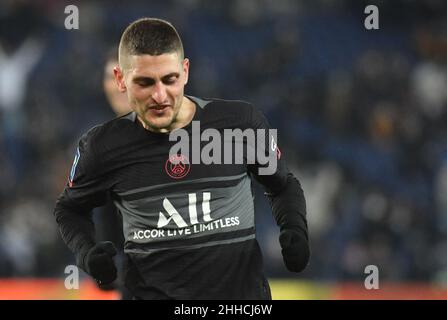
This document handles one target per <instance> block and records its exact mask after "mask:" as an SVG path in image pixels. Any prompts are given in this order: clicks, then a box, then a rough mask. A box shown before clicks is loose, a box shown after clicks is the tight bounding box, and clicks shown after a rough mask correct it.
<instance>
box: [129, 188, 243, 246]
mask: <svg viewBox="0 0 447 320" xmlns="http://www.w3.org/2000/svg"><path fill="white" fill-rule="evenodd" d="M210 200H211V193H210V192H203V193H202V214H203V215H200V214H198V210H197V194H196V193H190V194H188V213H189V215H188V217H183V216H182V215H181V214H180V213H179V212H178V210H177V209H176V208H175V207H174V205H173V204H172V202H171V201H170V200H169V199H168V198H164V199H163V209H164V211H163V212H162V211H160V212H159V217H158V223H157V229H146V230H136V231H134V232H133V239H134V240H135V239H153V238H163V237H172V236H181V235H191V234H195V233H201V232H204V231H212V230H215V229H220V228H227V227H233V226H237V225H239V224H240V221H239V217H237V216H235V217H227V218H221V219H217V220H215V219H213V218H212V217H211V209H210ZM173 224H174V225H175V226H176V227H177V228H174V229H173V228H167V226H168V225H171V226H172V225H173Z"/></svg>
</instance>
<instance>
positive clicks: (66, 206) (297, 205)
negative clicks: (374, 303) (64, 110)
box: [54, 18, 310, 299]
mask: <svg viewBox="0 0 447 320" xmlns="http://www.w3.org/2000/svg"><path fill="white" fill-rule="evenodd" d="M114 74H115V78H116V81H117V84H118V87H119V89H120V91H121V92H126V93H127V97H128V101H129V104H130V106H131V108H132V110H133V112H131V113H129V114H127V115H125V116H122V117H120V118H117V119H115V120H112V121H109V122H107V123H105V124H102V125H99V126H96V127H94V128H92V129H91V130H90V131H88V132H87V133H86V134H84V136H83V137H82V138H81V140H80V142H79V147H78V149H77V151H76V156H75V160H74V163H73V166H72V170H71V172H70V178H69V181H68V183H67V186H66V187H65V190H64V191H63V193H62V194H61V195H60V197H59V199H58V201H57V203H56V207H55V211H54V213H55V217H56V221H57V223H58V224H59V228H60V231H61V235H62V238H63V239H64V241H65V242H66V244H67V245H68V247H69V248H70V249H71V250H72V251H73V252H74V254H75V256H76V260H77V263H78V265H79V266H80V267H81V268H83V270H85V271H86V272H87V273H89V274H90V275H91V276H92V277H93V278H95V279H96V280H97V281H99V282H100V283H110V282H111V281H113V280H114V279H115V277H116V267H115V264H114V261H113V256H114V255H115V254H116V248H115V247H114V246H113V245H112V244H111V243H110V242H96V241H95V238H94V225H93V223H92V219H91V214H90V212H91V210H92V208H94V207H97V206H100V205H102V204H103V203H104V202H105V201H106V198H107V195H111V197H112V199H113V200H114V203H115V205H116V206H117V207H118V208H119V209H120V211H121V213H122V216H123V228H124V236H125V248H124V251H125V253H126V255H127V257H128V258H129V259H128V265H127V267H126V286H127V288H128V289H129V290H130V291H131V293H132V295H133V297H134V298H135V299H271V294H270V288H269V285H268V281H267V279H266V277H265V275H264V270H263V262H262V254H261V250H260V248H259V244H258V242H257V240H256V237H255V221H254V204H253V197H252V189H251V183H252V178H254V179H256V180H257V181H258V182H260V183H261V184H262V185H263V186H264V188H265V190H266V195H267V196H268V197H269V200H270V203H271V206H272V212H273V215H274V217H275V220H276V222H277V224H278V226H279V227H280V238H279V242H280V245H281V249H282V255H283V260H284V263H285V265H286V267H287V268H288V269H289V270H290V271H293V272H300V271H302V270H303V269H304V268H305V267H306V266H307V264H308V261H309V255H310V249H309V241H308V230H307V221H306V206H305V199H304V195H303V191H302V188H301V185H300V183H299V182H298V180H297V179H296V178H295V177H294V176H293V174H292V173H290V172H289V170H288V169H287V166H286V164H285V161H284V157H281V153H280V151H279V149H278V148H277V145H276V142H275V141H273V140H272V138H271V137H269V136H267V137H266V145H261V146H260V147H261V148H264V151H266V150H267V149H268V148H269V147H270V143H271V146H272V150H273V151H274V152H276V155H275V156H276V157H277V160H278V163H277V167H276V170H275V172H273V173H272V174H270V175H261V174H259V169H260V168H261V167H262V166H263V165H262V164H261V163H260V162H259V161H256V163H255V164H247V163H243V164H225V165H222V164H208V165H205V164H203V163H199V164H195V163H190V162H189V159H188V158H187V157H185V156H184V155H178V157H179V158H180V159H181V161H180V163H175V161H173V160H175V159H172V158H171V156H170V155H169V152H170V148H171V147H172V146H173V145H174V143H175V142H174V141H170V140H169V133H171V132H173V131H174V130H176V129H181V128H182V129H184V130H186V132H188V134H189V135H190V136H191V135H192V122H193V121H200V125H201V127H202V130H203V129H204V128H214V129H217V130H220V131H223V130H224V129H225V128H234V129H236V128H240V129H246V128H249V129H253V130H257V129H268V128H269V125H268V123H267V120H266V119H265V117H264V116H263V115H262V114H261V113H260V112H259V111H258V110H257V109H256V108H255V107H253V106H252V105H251V104H249V103H247V102H242V101H229V100H221V99H203V98H197V97H193V96H190V95H185V94H184V87H185V85H186V84H187V82H188V75H189V60H188V59H187V58H185V57H184V52H183V45H182V43H181V40H180V37H179V35H178V33H177V31H176V30H175V28H174V27H173V26H172V25H171V24H170V23H169V22H166V21H164V20H160V19H154V18H144V19H140V20H137V21H135V22H133V23H132V24H131V25H129V26H128V27H127V28H126V30H125V31H124V33H123V35H122V37H121V41H120V47H119V68H115V69H114ZM272 94H273V93H272ZM193 139H194V137H193ZM177 160H178V159H177ZM191 230H194V233H192V231H191ZM197 230H198V231H197ZM196 231H197V232H196Z"/></svg>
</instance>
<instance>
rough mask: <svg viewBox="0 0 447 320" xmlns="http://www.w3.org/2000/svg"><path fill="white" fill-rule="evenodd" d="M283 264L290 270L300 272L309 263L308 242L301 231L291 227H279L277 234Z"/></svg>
mask: <svg viewBox="0 0 447 320" xmlns="http://www.w3.org/2000/svg"><path fill="white" fill-rule="evenodd" d="M279 243H280V245H281V248H282V250H281V253H282V257H283V260H284V264H285V265H286V267H287V269H288V270H289V271H292V272H301V271H303V270H304V268H306V266H307V264H308V263H309V257H310V249H309V242H308V241H307V238H306V236H305V234H304V232H303V231H301V230H295V229H291V228H284V229H281V233H280V235H279Z"/></svg>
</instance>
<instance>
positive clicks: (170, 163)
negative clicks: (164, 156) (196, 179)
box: [165, 154, 191, 179]
mask: <svg viewBox="0 0 447 320" xmlns="http://www.w3.org/2000/svg"><path fill="white" fill-rule="evenodd" d="M190 168H191V165H190V163H189V160H188V158H187V157H185V156H184V155H182V154H174V155H172V156H170V157H169V158H168V160H166V164H165V170H166V173H167V174H168V176H170V177H171V178H173V179H181V178H183V177H185V176H186V175H187V174H188V173H189V170H190Z"/></svg>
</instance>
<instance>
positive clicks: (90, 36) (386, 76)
mask: <svg viewBox="0 0 447 320" xmlns="http://www.w3.org/2000/svg"><path fill="white" fill-rule="evenodd" d="M69 4H74V5H77V6H78V8H79V30H67V29H65V27H64V21H65V18H66V17H67V14H65V13H64V9H65V6H66V5H69ZM368 4H375V5H377V6H378V8H379V27H380V29H379V30H366V29H365V27H364V20H365V18H366V17H367V14H365V13H364V9H365V7H366V6H367V5H368ZM143 16H150V17H159V18H164V19H167V20H169V21H171V22H172V23H173V24H174V25H175V26H176V28H177V29H178V31H179V33H180V35H181V37H182V39H183V44H184V48H185V54H186V56H187V57H189V59H190V61H191V70H190V72H191V78H190V81H189V83H188V86H187V88H186V93H187V94H191V95H195V96H199V97H218V98H224V99H242V100H247V101H250V102H252V103H254V104H255V105H256V106H257V107H258V108H260V109H262V111H263V112H264V113H265V114H266V116H267V118H268V119H269V120H270V123H271V125H272V127H275V128H278V130H279V142H280V146H281V149H282V154H283V156H284V157H285V158H286V159H287V161H288V164H289V167H290V169H291V170H292V171H293V172H294V173H295V175H296V176H297V177H298V178H299V179H300V181H301V183H302V185H303V189H304V192H305V196H306V200H307V206H308V222H309V228H310V237H311V246H312V257H311V262H310V265H309V266H308V268H307V269H306V271H304V272H303V273H301V274H292V273H289V272H288V271H287V270H286V268H285V267H284V265H283V262H282V257H281V252H280V248H279V244H278V228H277V226H276V225H275V222H274V220H273V218H272V215H271V211H270V208H269V206H268V203H267V201H266V200H265V199H264V197H263V194H262V190H261V189H260V188H258V189H257V197H256V207H257V211H256V219H257V236H258V239H259V242H260V244H261V247H262V250H263V254H264V259H265V268H266V271H267V274H268V276H269V277H270V278H271V279H272V288H273V295H274V297H275V298H291V299H295V298H296V299H299V298H304V299H320V298H322V299H344V298H370V297H372V298H410V299H411V298H424V297H425V298H427V297H428V298H430V297H432V298H433V297H434V298H443V299H447V294H446V292H447V254H446V253H447V237H446V235H447V25H446V24H447V3H446V2H445V1H442V0H430V1H416V0H413V1H412V0H406V1H404V0H396V1H392V2H391V1H347V0H340V1H334V0H318V1H316V0H314V1H306V0H303V1H299V0H228V1H206V0H163V1H155V0H151V1H130V0H128V1H124V2H123V1H117V0H111V1H69V2H64V1H60V0H58V1H56V0H46V1H44V0H39V1H25V0H14V1H10V0H2V1H1V2H0V298H2V299H8V298H44V299H46V298H48V299H53V298H54V299H70V298H74V299H76V298H88V297H93V298H95V297H96V298H101V297H102V298H116V295H114V294H113V292H107V293H106V294H105V295H104V293H103V292H100V291H95V286H94V285H91V283H90V282H89V280H88V277H86V276H85V275H83V279H85V285H83V286H81V290H79V291H78V292H76V293H73V292H71V293H67V291H66V290H65V289H64V287H63V279H64V277H65V274H64V269H65V266H67V265H69V264H74V257H73V256H72V254H71V253H70V252H69V251H68V249H67V248H66V247H65V245H64V244H63V242H62V240H61V238H60V236H59V233H58V230H57V225H56V222H55V220H54V217H53V208H54V204H55V200H56V198H57V196H58V195H59V193H60V192H61V191H62V189H63V187H64V185H65V183H66V181H67V177H68V174H69V170H70V167H71V163H72V159H73V156H74V152H75V145H76V143H77V140H78V139H79V137H80V136H81V134H82V133H83V132H85V131H86V130H88V129H89V128H91V127H92V126H94V125H96V124H98V123H101V122H105V121H107V120H109V119H112V118H113V117H115V114H114V113H113V111H112V109H111V108H110V105H109V103H108V102H107V99H106V97H105V95H104V92H103V75H104V64H105V61H106V60H105V59H106V56H107V54H108V52H109V51H110V48H111V47H113V46H115V45H117V44H118V42H119V38H120V35H121V33H122V31H123V29H124V28H125V27H126V26H127V25H128V24H129V23H130V22H132V21H133V20H135V19H137V18H140V17H143ZM367 265H376V266H377V267H378V269H379V272H380V289H379V290H372V291H368V290H366V289H365V288H364V286H363V281H364V279H365V277H366V275H365V273H364V269H365V267H366V266H367ZM61 283H62V284H61ZM89 283H90V284H89ZM445 286H446V287H445ZM88 288H89V289H88ZM33 290H34V291H33ZM83 290H84V291H83ZM88 290H90V291H89V292H88V293H86V292H87V291H88ZM101 294H103V295H102V296H101Z"/></svg>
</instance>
